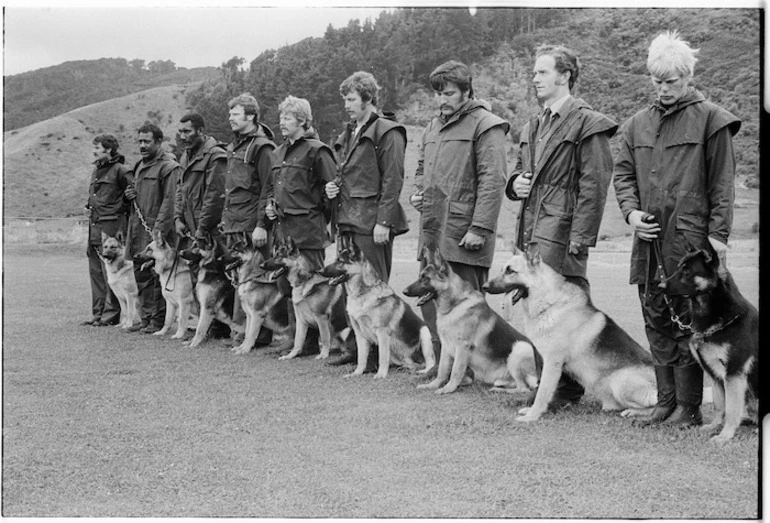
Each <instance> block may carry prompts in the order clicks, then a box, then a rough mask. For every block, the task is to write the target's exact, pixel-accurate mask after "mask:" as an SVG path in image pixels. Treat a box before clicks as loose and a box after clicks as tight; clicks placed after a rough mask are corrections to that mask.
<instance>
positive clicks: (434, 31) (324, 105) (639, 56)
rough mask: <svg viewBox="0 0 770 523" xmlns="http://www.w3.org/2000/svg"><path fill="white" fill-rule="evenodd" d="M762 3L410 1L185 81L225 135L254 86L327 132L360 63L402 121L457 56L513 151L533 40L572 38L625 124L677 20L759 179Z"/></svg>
mask: <svg viewBox="0 0 770 523" xmlns="http://www.w3.org/2000/svg"><path fill="white" fill-rule="evenodd" d="M759 15H760V11H759V10H758V9H531V8H488V9H478V10H477V11H476V13H475V15H472V14H471V13H470V12H469V10H468V9H459V8H458V9H449V8H447V9H438V8H430V9H428V8H408V9H395V10H392V11H390V12H383V13H381V14H380V16H379V17H378V18H377V19H376V20H374V21H372V20H366V21H364V22H363V23H361V22H360V21H358V20H352V21H350V23H349V24H348V25H347V26H346V27H343V28H340V29H334V28H332V27H329V28H328V29H327V31H326V34H325V35H324V36H323V37H320V38H308V39H305V40H303V41H301V42H299V43H296V44H293V45H289V46H284V47H281V48H279V49H277V50H269V51H266V52H264V53H262V54H260V55H259V56H257V57H256V58H254V59H253V60H252V61H251V63H250V66H249V68H248V69H247V70H245V71H244V70H242V69H241V67H240V66H241V65H242V64H243V63H244V62H245V61H246V60H245V59H243V58H238V57H236V58H233V59H232V60H230V61H229V62H227V63H226V64H223V66H222V67H221V68H220V71H221V72H222V74H221V76H220V78H218V79H217V80H215V81H207V82H204V83H203V84H202V85H201V86H200V87H199V88H198V89H193V90H190V91H189V92H188V103H189V104H190V105H191V107H193V108H196V109H197V110H199V111H200V112H201V113H202V114H203V115H204V117H205V118H206V121H207V122H209V128H210V130H211V131H212V132H213V133H214V134H215V135H217V136H218V137H219V138H220V139H223V140H224V139H229V126H228V125H227V122H226V117H227V111H226V107H227V100H228V99H229V98H230V97H232V96H235V95H237V94H239V93H240V92H243V91H250V92H251V93H252V94H254V95H255V96H256V97H257V98H258V100H259V101H260V104H261V106H262V109H263V121H265V122H266V123H268V124H269V125H271V126H275V125H276V122H277V120H278V115H277V107H278V104H279V103H280V102H281V100H283V98H284V97H286V96H287V95H289V94H292V95H294V96H300V97H304V98H307V99H308V100H309V101H310V103H311V105H312V107H313V114H314V118H315V123H316V127H317V128H318V130H319V133H320V134H321V137H322V139H324V140H325V141H329V140H331V139H332V138H333V137H334V136H335V134H336V133H337V132H338V131H339V129H340V128H341V124H342V123H343V122H344V119H345V113H344V112H343V111H342V103H341V101H340V96H339V92H338V87H339V84H340V83H341V82H342V80H344V79H345V77H347V76H348V75H350V74H351V73H353V72H354V71H356V70H362V69H363V70H368V71H371V72H372V73H373V74H374V75H375V77H376V78H377V79H378V82H379V83H380V85H381V86H382V93H381V100H380V107H381V108H382V109H384V110H390V111H394V112H396V113H397V114H398V116H399V119H400V120H401V121H403V122H405V123H410V124H414V125H424V124H425V123H427V121H428V119H429V118H430V117H431V116H432V115H433V114H435V113H436V109H435V107H434V106H433V103H432V102H433V93H432V90H431V89H430V86H429V85H428V75H429V73H430V71H431V70H432V69H433V68H434V67H435V66H436V65H438V64H440V63H442V62H444V61H446V60H449V59H458V60H461V61H464V62H466V63H468V64H469V65H471V66H472V68H473V71H474V78H475V80H474V88H475V91H476V94H477V96H478V97H480V98H484V99H486V100H488V101H489V102H490V103H491V105H492V110H493V111H494V112H495V113H497V114H499V115H500V116H502V117H504V118H506V119H507V120H508V121H509V122H510V123H511V128H512V133H511V139H512V141H511V146H510V151H509V152H510V153H513V151H514V149H515V143H516V139H517V137H518V129H520V128H521V126H522V124H523V123H524V121H525V120H526V119H527V118H528V117H529V116H530V115H531V114H533V113H534V112H536V111H537V109H538V108H537V102H536V100H535V98H534V96H533V95H532V93H531V91H530V78H531V69H532V65H533V62H534V51H535V49H536V47H537V46H538V45H540V44H542V43H554V44H563V45H566V46H568V47H571V48H573V49H574V50H575V51H576V52H577V53H578V54H579V56H580V58H581V61H582V66H583V68H582V71H581V74H580V79H579V81H578V85H577V91H576V95H577V96H580V97H582V98H584V99H585V100H586V101H587V102H588V103H589V104H591V105H592V106H593V107H594V108H595V109H597V110H599V111H602V112H604V113H606V114H607V115H609V116H610V117H612V118H614V119H615V120H616V121H618V122H619V123H622V122H623V121H624V120H625V119H627V118H628V117H630V116H631V115H632V114H634V113H635V112H636V111H638V110H640V109H642V108H643V107H645V106H646V105H647V104H649V103H650V101H651V100H652V90H651V87H650V82H649V79H648V77H647V70H646V65H645V64H646V57H647V47H648V45H649V42H650V40H651V39H652V38H653V37H654V36H655V35H657V34H658V33H660V32H661V31H664V30H667V29H677V30H678V31H679V32H680V33H681V34H682V35H683V37H684V38H685V39H686V40H688V41H689V42H690V43H691V45H693V46H694V47H699V48H700V49H701V52H700V60H699V62H698V64H697V65H696V74H695V78H694V82H693V84H694V85H695V86H696V87H697V88H699V89H701V90H702V91H703V92H704V94H705V95H706V96H707V97H708V98H710V99H711V100H712V101H714V102H716V103H718V104H720V105H722V106H724V107H725V108H727V109H729V110H730V111H733V112H734V113H735V114H736V115H737V116H739V117H740V118H741V119H742V121H743V127H742V130H741V132H740V133H739V135H738V137H737V138H736V141H735V143H736V156H737V161H738V173H739V175H740V176H741V177H742V178H743V179H744V181H745V180H746V179H750V181H749V183H752V184H754V183H758V182H757V173H758V158H759V154H758V152H759V149H758V136H759V125H758V117H759V65H760V64H759V37H760V27H759Z"/></svg>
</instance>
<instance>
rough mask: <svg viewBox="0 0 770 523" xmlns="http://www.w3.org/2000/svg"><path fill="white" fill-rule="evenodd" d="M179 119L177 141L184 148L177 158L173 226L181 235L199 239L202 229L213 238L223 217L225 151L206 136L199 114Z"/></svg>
mask: <svg viewBox="0 0 770 523" xmlns="http://www.w3.org/2000/svg"><path fill="white" fill-rule="evenodd" d="M179 121H180V124H181V125H180V127H179V141H180V142H181V144H182V146H183V147H184V149H185V151H184V153H183V154H182V157H181V158H180V159H179V165H180V166H181V168H182V171H181V173H180V176H179V180H178V181H177V187H176V193H175V201H174V227H175V229H176V233H177V234H178V235H179V237H180V238H189V237H190V236H192V237H193V238H202V237H203V233H204V232H208V233H209V234H211V235H212V236H214V237H216V236H219V231H218V230H217V226H218V225H219V222H220V220H221V219H222V207H223V202H224V198H223V196H224V190H225V176H224V175H225V170H226V169H227V153H226V152H225V150H224V149H223V148H222V147H221V146H220V145H219V144H218V143H217V141H216V140H215V139H214V138H212V137H211V136H207V135H206V129H205V124H204V121H203V117H202V116H201V115H199V114H197V113H189V114H186V115H184V116H183V117H182V118H181V119H180V120H179Z"/></svg>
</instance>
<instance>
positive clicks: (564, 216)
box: [505, 45, 618, 408]
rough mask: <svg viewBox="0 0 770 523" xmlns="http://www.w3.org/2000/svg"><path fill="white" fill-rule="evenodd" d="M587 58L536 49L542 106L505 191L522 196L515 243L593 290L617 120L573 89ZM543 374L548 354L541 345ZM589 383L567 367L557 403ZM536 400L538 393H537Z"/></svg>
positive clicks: (573, 399)
mask: <svg viewBox="0 0 770 523" xmlns="http://www.w3.org/2000/svg"><path fill="white" fill-rule="evenodd" d="M579 73H580V61H579V60H578V57H577V56H576V55H575V53H574V52H572V51H571V50H570V49H567V48H566V47H561V46H552V45H544V46H541V47H539V48H538V49H537V50H536V60H535V66H534V68H533V71H532V74H533V85H534V88H535V91H536V93H537V99H538V101H539V102H540V103H541V104H542V106H543V108H542V111H541V113H540V115H539V116H538V117H535V118H532V119H531V120H530V121H529V122H528V123H526V124H525V125H524V127H523V128H522V130H521V135H520V138H519V153H518V156H517V158H516V167H515V169H514V171H513V174H512V175H511V177H510V178H509V179H508V182H507V184H506V187H505V194H506V196H507V197H508V198H509V199H511V200H518V201H521V206H520V208H519V216H518V223H517V232H516V244H517V246H518V247H519V248H520V249H522V250H526V249H527V248H528V247H529V246H530V244H536V245H537V248H538V249H539V252H540V256H541V258H542V260H543V261H544V262H545V263H547V264H548V265H549V266H551V267H552V268H553V269H554V270H555V271H557V272H559V273H560V274H562V275H563V276H564V277H565V278H566V279H567V280H568V281H570V282H572V283H575V284H577V285H579V286H580V287H582V288H583V289H585V290H586V291H589V290H590V287H589V284H588V280H587V279H586V268H587V264H588V249H589V247H593V246H595V245H596V239H597V236H598V233H599V225H600V224H601V220H602V215H603V213H604V204H605V202H606V200H607V187H608V186H609V183H610V179H611V178H612V153H611V151H610V138H611V137H612V136H613V135H614V134H615V131H617V128H618V126H617V124H616V123H615V122H613V121H612V120H610V119H609V118H607V117H606V116H605V115H603V114H601V113H599V112H597V111H594V110H593V109H591V107H590V106H589V105H588V104H587V103H586V102H584V101H583V100H582V99H579V98H574V97H573V96H572V94H571V91H572V89H573V87H574V85H575V82H577V80H578V75H579ZM535 362H536V365H537V373H538V376H540V374H541V373H542V367H543V360H542V358H541V357H540V355H539V354H538V353H537V350H535ZM584 392H585V391H584V390H583V387H582V386H581V385H580V384H579V383H578V382H577V381H575V380H573V379H572V378H570V377H569V376H567V375H566V374H562V377H561V380H560V381H559V385H558V387H557V389H556V394H555V395H554V399H553V400H551V408H559V407H564V406H568V405H570V404H575V403H577V402H579V401H580V398H582V396H583V394H584ZM532 400H534V394H533V395H532V396H531V397H530V401H532Z"/></svg>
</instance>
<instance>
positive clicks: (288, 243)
mask: <svg viewBox="0 0 770 523" xmlns="http://www.w3.org/2000/svg"><path fill="white" fill-rule="evenodd" d="M286 247H287V248H288V249H289V253H290V254H296V253H297V244H296V243H295V242H294V238H292V237H291V236H286Z"/></svg>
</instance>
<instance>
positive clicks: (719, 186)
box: [614, 31, 741, 426]
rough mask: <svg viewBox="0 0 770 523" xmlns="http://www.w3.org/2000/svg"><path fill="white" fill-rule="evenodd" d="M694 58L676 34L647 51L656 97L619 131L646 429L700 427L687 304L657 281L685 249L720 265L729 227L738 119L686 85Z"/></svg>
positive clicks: (618, 187)
mask: <svg viewBox="0 0 770 523" xmlns="http://www.w3.org/2000/svg"><path fill="white" fill-rule="evenodd" d="M697 52H698V50H697V49H692V48H691V47H690V45H689V44H688V43H687V42H685V41H684V40H683V39H682V38H681V37H680V36H679V34H678V33H677V32H676V31H673V32H666V33H662V34H660V35H658V36H657V37H655V39H653V41H652V42H651V43H650V47H649V50H648V55H647V70H648V72H649V73H650V80H651V81H652V86H653V88H654V89H655V94H656V99H655V101H654V102H653V103H652V104H651V105H650V106H649V107H647V108H645V109H642V110H641V111H639V112H638V113H636V114H635V115H634V116H632V117H631V118H630V119H629V120H628V121H626V123H625V124H623V130H622V139H621V142H620V152H619V153H618V155H617V160H616V162H615V179H614V185H615V194H616V196H617V198H618V203H619V204H620V210H621V212H622V214H623V217H624V218H625V219H626V221H627V222H628V224H629V225H630V226H631V227H633V229H634V232H635V236H634V243H633V247H632V250H631V274H630V282H629V283H631V284H636V285H637V286H638V293H639V300H640V301H641V304H642V316H643V317H644V326H645V333H646V334H647V340H648V341H649V343H650V352H651V353H652V357H653V361H654V363H655V377H656V381H657V387H658V402H657V405H656V406H655V409H654V410H653V412H652V414H650V416H648V417H647V418H645V419H642V420H640V421H641V424H642V425H643V426H646V425H657V424H663V425H669V426H670V425H674V426H691V425H700V424H701V423H702V422H703V417H702V415H701V411H700V406H701V403H702V401H703V370H702V369H701V367H700V365H699V364H698V362H697V361H696V360H695V359H694V358H693V355H692V353H691V352H690V349H689V344H690V338H691V336H692V332H691V331H690V329H688V328H687V327H686V326H685V325H682V322H681V321H680V322H679V323H677V322H675V321H674V320H673V319H672V318H673V316H672V314H676V315H682V316H685V315H686V311H687V304H686V303H685V301H684V300H683V299H682V297H680V296H667V295H666V294H665V292H664V290H663V289H661V288H660V287H659V283H660V281H661V279H662V278H663V277H665V275H671V274H673V273H674V271H676V268H677V264H678V263H679V260H681V259H682V257H683V256H684V255H685V254H686V253H687V247H686V246H687V244H688V243H689V244H691V245H693V246H694V247H695V248H697V249H702V248H706V247H707V246H708V245H709V244H710V245H711V247H712V248H713V249H714V251H716V253H717V255H718V256H719V258H720V260H721V263H722V264H724V263H725V262H726V260H725V256H726V253H727V239H728V236H729V234H730V229H731V227H732V220H733V205H734V201H735V154H734V152H733V142H732V139H733V136H734V135H735V134H736V133H737V132H738V131H739V130H740V128H741V121H740V120H739V119H738V118H736V117H735V115H733V114H731V113H730V112H729V111H727V110H725V109H723V108H721V107H719V106H717V105H715V104H713V103H711V102H709V101H707V100H706V98H705V96H703V94H702V93H701V92H700V91H698V90H696V89H694V88H692V87H690V85H689V84H690V81H691V80H692V77H693V71H694V69H695V63H696V61H697V59H696V57H695V55H696V53H697ZM661 267H662V268H663V274H661V271H660V269H659V268H661ZM672 311H673V312H672Z"/></svg>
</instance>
